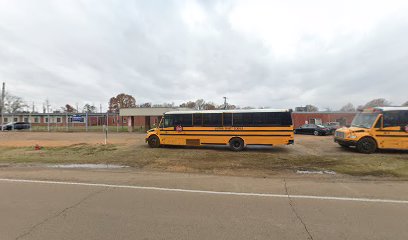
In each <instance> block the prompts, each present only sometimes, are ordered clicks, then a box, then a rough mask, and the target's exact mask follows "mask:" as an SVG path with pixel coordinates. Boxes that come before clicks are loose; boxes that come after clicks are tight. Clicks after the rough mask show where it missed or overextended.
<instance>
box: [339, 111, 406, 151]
mask: <svg viewBox="0 0 408 240" xmlns="http://www.w3.org/2000/svg"><path fill="white" fill-rule="evenodd" d="M334 141H335V142H337V143H338V144H340V146H343V147H350V146H355V147H356V148H357V150H358V151H359V152H362V153H373V152H375V151H376V150H377V149H408V107H376V108H372V109H366V110H364V111H362V112H360V113H358V114H357V115H356V116H355V117H354V119H353V122H352V123H351V127H350V128H340V129H338V130H337V131H336V132H335V134H334Z"/></svg>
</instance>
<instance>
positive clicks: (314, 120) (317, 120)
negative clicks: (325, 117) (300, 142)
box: [309, 118, 322, 125]
mask: <svg viewBox="0 0 408 240" xmlns="http://www.w3.org/2000/svg"><path fill="white" fill-rule="evenodd" d="M309 123H310V124H316V125H321V124H322V119H320V118H311V119H310V121H309Z"/></svg>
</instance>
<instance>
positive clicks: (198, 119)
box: [193, 113, 203, 127]
mask: <svg viewBox="0 0 408 240" xmlns="http://www.w3.org/2000/svg"><path fill="white" fill-rule="evenodd" d="M193 125H194V126H196V127H201V126H203V114H202V113H195V114H193Z"/></svg>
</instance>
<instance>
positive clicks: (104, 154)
mask: <svg viewBox="0 0 408 240" xmlns="http://www.w3.org/2000/svg"><path fill="white" fill-rule="evenodd" d="M75 134H76V133H75ZM82 134H85V133H82ZM51 136H52V135H51ZM54 136H55V135H54ZM59 136H60V135H58V137H59ZM62 136H63V135H62ZM71 138H72V139H73V140H71V141H70V142H72V141H75V140H74V139H77V140H76V141H77V143H73V144H69V145H64V146H60V145H58V144H57V145H56V146H45V147H43V148H42V150H39V151H38V150H34V148H33V146H19V147H13V146H4V145H5V144H3V146H2V145H1V143H0V151H1V154H0V163H107V164H121V165H126V166H132V167H136V168H141V169H149V170H160V171H173V172H191V173H210V174H222V175H239V176H242V175H245V176H260V177H268V176H273V175H276V174H281V173H294V172H296V171H297V170H322V171H325V170H330V171H335V172H336V173H341V174H348V175H353V176H376V177H396V178H399V179H408V152H407V151H382V152H379V153H375V154H370V155H366V154H360V153H356V152H355V151H353V150H352V149H350V150H345V149H342V148H340V147H339V146H337V145H336V144H334V143H333V142H332V139H331V137H314V136H297V140H296V142H297V143H296V144H295V145H294V146H277V147H273V148H266V147H262V148H249V149H247V150H245V151H242V152H231V151H229V150H228V149H227V148H225V147H215V148H210V147H205V148H194V147H163V148H158V149H151V148H149V147H147V145H146V144H145V143H144V141H143V140H144V135H143V134H120V133H119V134H116V135H113V136H111V142H113V144H108V145H103V144H101V143H99V142H92V141H91V140H90V139H93V138H94V137H93V136H91V137H89V139H88V138H85V137H82V138H80V137H78V136H76V135H73V136H72V137H71ZM115 139H116V141H115ZM121 141H122V142H121ZM64 144H66V142H64Z"/></svg>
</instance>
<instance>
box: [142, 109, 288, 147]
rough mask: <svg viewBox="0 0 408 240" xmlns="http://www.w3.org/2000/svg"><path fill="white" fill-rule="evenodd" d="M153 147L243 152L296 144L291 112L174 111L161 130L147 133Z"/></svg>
mask: <svg viewBox="0 0 408 240" xmlns="http://www.w3.org/2000/svg"><path fill="white" fill-rule="evenodd" d="M146 142H147V143H148V144H149V146H150V147H159V146H160V145H190V146H201V145H229V146H230V148H231V149H232V150H234V151H240V150H242V149H243V148H244V147H245V146H247V145H269V146H271V145H287V144H293V143H294V140H293V124H292V117H291V110H289V109H257V110H254V109H252V110H206V111H173V112H167V113H165V114H164V116H163V118H162V120H161V121H160V124H159V127H157V128H154V129H151V130H149V131H148V132H147V136H146Z"/></svg>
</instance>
